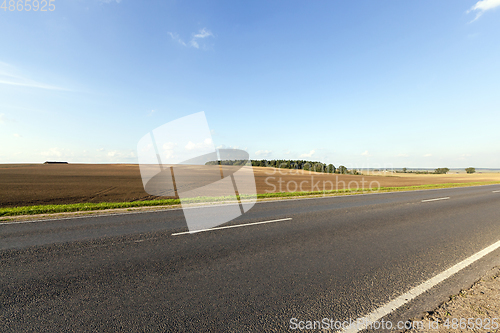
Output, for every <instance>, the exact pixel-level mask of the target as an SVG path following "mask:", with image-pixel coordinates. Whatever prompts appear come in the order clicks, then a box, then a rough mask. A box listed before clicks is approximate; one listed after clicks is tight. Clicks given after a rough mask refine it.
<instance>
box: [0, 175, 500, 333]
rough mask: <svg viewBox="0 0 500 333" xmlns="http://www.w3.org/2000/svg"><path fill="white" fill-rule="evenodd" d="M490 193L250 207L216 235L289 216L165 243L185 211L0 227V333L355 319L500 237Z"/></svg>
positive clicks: (281, 327) (205, 328)
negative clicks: (231, 226)
mask: <svg viewBox="0 0 500 333" xmlns="http://www.w3.org/2000/svg"><path fill="white" fill-rule="evenodd" d="M499 190H500V186H499V185H492V186H480V187H468V188H458V189H442V190H427V191H415V192H400V193H383V194H371V195H360V196H345V197H326V198H317V199H301V200H287V201H273V202H265V203H258V204H256V205H255V206H254V208H252V209H251V210H250V211H249V212H248V213H247V214H245V215H243V216H241V217H239V218H238V219H236V220H234V221H232V222H230V223H228V224H226V225H225V226H228V225H239V224H246V223H253V222H262V221H270V220H280V219H287V218H288V219H287V220H282V221H278V222H273V223H267V224H258V225H249V226H244V227H238V228H227V229H220V230H214V231H208V232H200V233H196V234H180V235H172V234H176V233H181V232H183V231H186V230H187V228H186V224H185V221H184V216H183V213H182V211H181V210H168V211H160V212H147V213H131V214H122V215H113V216H99V217H85V218H69V219H62V220H45V221H36V222H30V223H16V224H5V223H4V224H0V331H2V332H283V331H291V330H290V320H291V318H297V319H298V320H321V319H322V318H331V319H335V320H345V319H348V318H353V319H355V318H359V317H361V316H364V315H366V314H367V313H369V312H370V311H372V310H374V309H376V308H377V307H379V306H382V305H383V304H385V303H387V302H388V301H390V300H392V299H394V298H395V297H397V296H399V295H401V294H403V293H405V292H407V291H408V290H409V289H411V288H412V287H415V286H417V285H419V284H420V283H422V282H424V281H426V280H428V279H429V278H431V277H433V276H435V275H436V274H439V273H440V272H442V271H444V270H445V269H447V268H449V267H451V266H453V265H454V264H456V263H458V262H460V261H462V260H464V259H465V258H467V257H469V256H471V255H473V254H474V253H476V252H478V251H480V250H482V249H483V248H485V247H487V246H489V245H490V244H493V243H495V242H497V241H498V240H500V192H495V191H499ZM441 198H448V199H443V200H436V201H424V202H423V200H428V199H441ZM289 218H291V219H289ZM498 258H500V254H499V251H495V252H493V253H491V254H489V255H488V256H487V258H486V257H485V259H483V260H482V263H483V264H482V266H481V262H478V263H477V264H475V265H473V266H471V267H469V268H468V269H467V270H464V272H465V273H464V274H467V276H468V279H467V278H464V279H461V280H460V279H458V280H457V279H455V280H453V279H452V280H450V281H446V282H443V283H442V284H441V285H439V286H437V287H435V288H434V289H433V290H431V291H430V292H428V293H427V294H426V295H423V296H422V297H423V298H424V299H425V297H427V299H431V298H432V297H431V296H432V293H433V292H434V296H436V295H439V297H443V295H444V294H445V293H446V291H442V290H441V291H439V288H445V289H446V288H448V289H449V288H452V289H453V288H459V287H460V283H462V284H463V283H466V282H467V281H469V280H470V279H472V278H474V277H475V276H476V275H477V274H479V272H482V271H483V270H484V268H485V265H491V264H492V263H495V262H497V261H498V262H500V261H499V260H498ZM460 281H461V282H460ZM464 281H465V282H464ZM450 284H451V285H450ZM439 297H434V298H433V300H434V301H436V300H438V298H439ZM442 301H444V299H443V300H442ZM425 306H429V304H428V302H427V303H426V302H425V301H422V300H415V301H414V302H412V303H410V304H408V305H407V306H406V307H405V308H404V309H400V310H398V311H399V312H398V311H396V312H395V314H394V315H393V317H394V318H404V316H407V315H408V313H410V312H411V311H413V312H418V311H420V310H421V309H423V308H424V307H425ZM408 311H410V312H408Z"/></svg>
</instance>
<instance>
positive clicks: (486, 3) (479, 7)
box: [467, 0, 500, 22]
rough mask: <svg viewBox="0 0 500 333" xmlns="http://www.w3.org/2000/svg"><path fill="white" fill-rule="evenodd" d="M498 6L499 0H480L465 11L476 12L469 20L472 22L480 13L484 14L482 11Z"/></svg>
mask: <svg viewBox="0 0 500 333" xmlns="http://www.w3.org/2000/svg"><path fill="white" fill-rule="evenodd" d="M499 6H500V0H481V1H478V2H476V4H475V5H474V6H472V8H471V9H469V10H468V11H467V13H470V12H476V17H475V18H474V19H473V20H472V21H471V22H474V21H475V20H477V19H478V18H480V17H481V15H483V14H484V12H486V11H488V10H491V9H494V8H496V7H499Z"/></svg>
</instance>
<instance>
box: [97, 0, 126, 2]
mask: <svg viewBox="0 0 500 333" xmlns="http://www.w3.org/2000/svg"><path fill="white" fill-rule="evenodd" d="M101 2H103V3H110V2H116V3H120V2H122V0H101Z"/></svg>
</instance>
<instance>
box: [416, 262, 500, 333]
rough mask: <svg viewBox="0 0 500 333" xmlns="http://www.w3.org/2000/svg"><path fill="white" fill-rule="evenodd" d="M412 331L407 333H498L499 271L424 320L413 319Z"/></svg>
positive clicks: (453, 298) (491, 272)
mask: <svg viewBox="0 0 500 333" xmlns="http://www.w3.org/2000/svg"><path fill="white" fill-rule="evenodd" d="M469 318H470V319H469ZM413 327H416V328H414V329H411V330H407V331H406V332H411V333H417V332H418V333H421V332H433V333H442V332H500V267H495V268H494V269H492V270H491V271H490V272H489V273H488V274H487V275H486V276H484V277H483V278H482V279H480V280H479V281H477V282H476V283H474V284H473V285H472V287H471V288H469V289H467V290H462V291H461V292H460V293H459V294H458V295H452V296H450V299H449V300H448V301H446V302H445V303H443V304H441V305H440V306H439V307H438V308H437V309H436V310H434V311H431V312H428V313H426V315H425V316H424V317H423V318H419V319H414V320H413ZM417 327H418V328H417Z"/></svg>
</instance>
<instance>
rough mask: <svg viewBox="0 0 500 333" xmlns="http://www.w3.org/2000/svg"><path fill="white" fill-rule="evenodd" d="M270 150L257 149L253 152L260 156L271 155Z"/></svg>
mask: <svg viewBox="0 0 500 333" xmlns="http://www.w3.org/2000/svg"><path fill="white" fill-rule="evenodd" d="M271 153H272V151H271V150H257V151H256V152H255V155H257V156H261V157H268V156H269V155H271Z"/></svg>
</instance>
